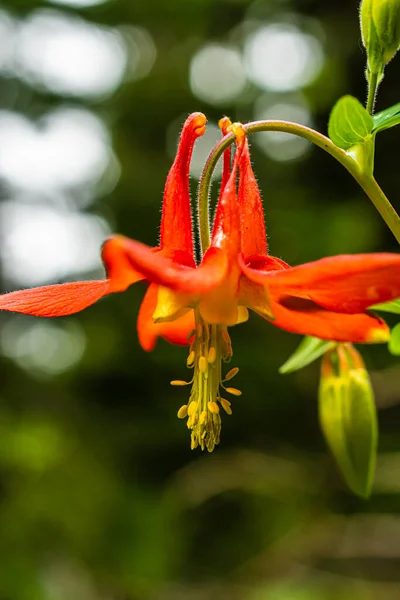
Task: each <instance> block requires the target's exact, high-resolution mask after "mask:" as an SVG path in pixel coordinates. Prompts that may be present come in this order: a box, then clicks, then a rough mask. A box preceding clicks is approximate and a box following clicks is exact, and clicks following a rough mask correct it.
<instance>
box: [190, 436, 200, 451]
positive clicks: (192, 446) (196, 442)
mask: <svg viewBox="0 0 400 600" xmlns="http://www.w3.org/2000/svg"><path fill="white" fill-rule="evenodd" d="M198 445H199V442H198V440H197V437H196V436H195V435H193V434H192V441H191V444H190V447H191V449H192V450H195V449H196V448H197V446H198Z"/></svg>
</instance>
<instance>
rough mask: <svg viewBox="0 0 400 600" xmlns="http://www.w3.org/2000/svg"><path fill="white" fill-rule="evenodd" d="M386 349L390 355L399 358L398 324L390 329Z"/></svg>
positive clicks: (399, 326)
mask: <svg viewBox="0 0 400 600" xmlns="http://www.w3.org/2000/svg"><path fill="white" fill-rule="evenodd" d="M388 348H389V352H390V353H391V354H394V355H395V356H400V323H397V325H396V326H395V327H393V329H392V332H391V334H390V340H389V346H388Z"/></svg>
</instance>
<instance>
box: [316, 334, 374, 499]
mask: <svg viewBox="0 0 400 600" xmlns="http://www.w3.org/2000/svg"><path fill="white" fill-rule="evenodd" d="M319 416H320V423H321V428H322V431H323V433H324V435H325V438H326V441H327V443H328V446H329V447H330V449H331V452H332V454H333V456H334V458H335V460H336V463H337V465H338V467H339V468H340V470H341V472H342V475H343V477H344V479H345V480H346V482H347V484H348V486H349V487H350V489H351V490H352V491H353V492H354V493H356V494H358V495H359V496H362V497H364V498H366V497H368V496H369V495H370V493H371V486H372V481H373V475H374V470H375V462H376V451H377V439H378V428H377V416H376V407H375V401H374V394H373V391H372V387H371V383H370V379H369V376H368V372H367V370H366V369H365V366H364V364H363V362H362V359H361V357H360V355H359V353H358V352H357V350H355V348H353V346H351V345H350V344H339V345H338V346H337V348H335V350H331V351H330V352H328V353H327V354H326V355H325V357H324V359H323V363H322V372H321V383H320V388H319Z"/></svg>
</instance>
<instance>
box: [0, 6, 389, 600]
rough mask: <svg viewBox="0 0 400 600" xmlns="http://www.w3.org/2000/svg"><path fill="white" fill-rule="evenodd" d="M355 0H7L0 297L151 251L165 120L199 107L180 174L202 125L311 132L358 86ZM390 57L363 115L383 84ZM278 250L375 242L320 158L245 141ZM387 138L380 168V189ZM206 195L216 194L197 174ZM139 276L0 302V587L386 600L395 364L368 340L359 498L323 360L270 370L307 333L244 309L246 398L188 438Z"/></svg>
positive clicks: (96, 597)
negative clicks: (375, 419) (106, 252)
mask: <svg viewBox="0 0 400 600" xmlns="http://www.w3.org/2000/svg"><path fill="white" fill-rule="evenodd" d="M357 5H358V2H349V1H348V0H324V1H323V2H322V1H321V0H287V1H285V0H281V1H279V0H276V1H272V0H256V1H255V2H251V1H249V0H168V1H166V2H161V1H157V0H147V1H143V0H140V1H137V0H109V1H107V0H53V1H52V2H50V1H48V2H40V1H35V0H9V2H3V3H2V4H1V7H0V76H1V78H0V194H1V202H0V211H1V219H0V228H1V229H0V255H1V259H2V262H1V265H2V272H1V286H2V290H3V291H10V290H13V289H18V288H21V287H30V286H34V285H42V284H47V283H51V282H61V281H66V280H68V281H70V280H74V279H82V278H83V279H85V278H86V279H90V278H96V277H99V276H100V277H102V275H103V271H102V266H101V262H100V258H99V247H100V244H101V243H102V241H103V240H104V238H105V237H106V236H107V235H108V234H109V233H110V232H120V233H123V234H125V235H128V236H131V237H133V238H135V239H140V240H142V241H144V242H146V243H148V244H151V245H156V243H157V238H158V227H159V218H160V203H161V197H162V190H163V184H164V180H165V177H166V174H167V172H168V169H169V166H170V164H171V161H172V158H173V155H174V152H175V148H176V142H177V136H178V133H179V130H180V127H181V125H182V123H183V121H184V119H185V118H186V116H187V115H188V114H189V113H190V112H192V111H194V110H200V111H203V112H205V113H206V114H207V116H208V118H209V128H208V133H207V135H206V136H204V138H202V139H201V140H200V141H199V143H198V144H197V147H196V151H195V156H194V160H193V170H192V175H193V179H192V182H193V191H195V189H196V186H197V178H198V176H199V173H200V171H201V166H202V163H203V162H204V160H205V157H206V156H207V153H208V151H209V150H210V149H211V147H212V145H213V144H214V142H215V141H216V140H217V139H218V138H219V132H218V130H217V127H216V125H217V122H218V119H219V118H220V117H221V116H223V115H225V114H227V115H229V116H230V117H231V118H232V119H234V120H241V121H248V120H254V119H257V118H274V117H275V118H286V119H288V120H298V121H299V122H301V123H304V124H310V125H312V126H314V127H316V128H317V129H320V130H321V131H323V132H326V126H327V120H328V115H329V110H330V108H331V107H332V105H333V104H334V102H335V101H336V100H337V99H338V97H339V96H341V95H342V94H345V93H351V94H353V95H355V96H357V97H358V98H359V99H360V100H362V101H363V100H364V99H365V97H366V85H365V79H364V75H363V71H364V61H365V57H364V53H363V50H362V46H361V41H360V34H359V30H358V14H357V13H358V6H357ZM398 61H399V59H397V62H396V59H395V60H394V62H393V63H392V64H390V65H389V66H388V68H387V76H386V79H385V81H384V83H383V85H382V89H381V91H380V94H379V100H378V109H382V108H385V107H387V106H389V105H391V104H394V103H395V102H397V101H398V100H399V97H400V81H399V77H398V69H399V63H398ZM251 142H252V155H253V161H254V168H255V171H256V173H257V176H258V180H259V183H260V186H261V189H262V191H263V197H264V201H265V207H266V213H267V227H268V234H269V244H270V249H271V252H272V253H273V254H274V255H276V256H279V257H281V258H283V259H284V260H286V261H287V262H289V263H291V264H298V263H301V262H305V261H308V260H313V259H317V258H319V257H321V256H325V255H329V254H336V253H346V252H368V251H382V250H389V251H390V250H391V251H397V247H396V243H395V241H394V239H392V237H391V235H390V233H389V232H388V231H387V230H386V228H385V226H384V224H383V223H382V222H381V220H380V218H379V216H378V214H377V213H376V212H375V209H374V208H373V207H372V205H371V204H370V203H369V201H368V199H367V198H366V197H365V196H364V195H363V193H362V192H361V191H360V190H359V189H358V188H357V186H356V184H355V183H354V181H353V180H352V179H351V178H350V176H349V175H348V174H347V173H346V172H345V171H344V170H343V169H342V168H341V167H340V166H339V165H338V164H336V163H335V162H334V161H333V159H332V158H330V157H329V156H328V155H326V154H324V153H323V152H322V151H320V150H318V149H313V148H311V147H310V146H309V145H308V144H307V143H306V142H304V141H301V140H297V139H295V138H289V139H287V138H285V137H284V136H283V137H282V136H281V135H279V134H275V135H274V134H271V135H270V136H268V135H266V134H259V135H258V136H257V137H253V138H252V139H251ZM398 155H399V136H398V130H396V129H394V130H390V131H387V132H384V133H383V134H382V135H381V137H380V138H379V140H378V143H377V166H376V173H377V178H378V180H379V181H380V183H381V184H382V186H383V188H384V189H385V191H386V192H387V194H388V196H389V198H391V199H392V201H393V203H394V204H395V205H396V202H397V207H398V208H400V205H399V203H398V186H399V174H398ZM214 188H215V189H214V194H216V192H217V191H218V185H217V182H216V185H215V186H214ZM143 293H144V286H143V285H142V284H138V285H136V286H133V287H132V288H131V289H129V290H128V292H126V293H124V294H121V295H115V296H112V297H109V298H106V299H104V300H103V301H101V302H99V303H98V304H97V305H95V306H94V307H92V308H90V309H88V310H87V311H85V312H84V313H82V314H79V315H77V316H74V317H70V318H66V319H56V320H52V321H47V320H40V319H35V318H30V317H22V316H18V315H12V314H2V315H1V317H0V352H1V356H0V382H1V384H0V600H136V599H138V600H203V599H204V600H205V599H207V600H214V599H215V600H217V599H218V600H224V599H229V600H236V599H237V600H330V599H332V600H333V599H335V600H336V599H338V600H373V599H375V598H379V599H380V600H391V599H393V600H397V599H398V598H399V597H400V518H399V516H398V513H399V511H400V428H399V425H400V407H399V401H400V391H399V387H400V386H399V381H400V367H399V364H398V361H396V360H395V359H394V358H393V357H390V356H389V354H388V352H387V350H386V348H385V346H377V347H371V348H366V349H365V351H363V355H364V357H365V359H366V361H367V364H368V366H369V368H370V369H371V373H372V379H373V383H374V388H375V392H376V398H377V403H378V407H379V409H380V412H379V416H380V428H381V440H380V455H379V460H378V466H377V477H376V483H375V487H374V493H373V496H372V498H371V500H370V501H368V502H365V501H362V500H359V499H357V498H355V497H354V496H352V495H351V494H350V493H349V492H348V491H347V490H346V488H345V486H344V484H343V483H342V481H341V479H340V477H339V475H338V473H337V470H336V468H335V465H334V464H333V461H332V459H331V458H330V456H329V455H328V452H327V450H326V448H325V446H324V443H323V440H322V436H321V434H320V431H319V428H318V419H317V400H316V394H317V384H318V365H317V364H314V365H312V366H310V367H308V368H306V369H304V370H303V371H301V372H299V373H296V374H293V375H290V376H279V375H278V368H279V366H280V365H281V364H282V363H283V362H284V361H285V359H286V358H287V357H288V356H289V354H290V353H291V352H292V351H293V349H294V348H295V347H296V345H297V344H298V342H299V338H298V337H297V336H294V335H290V334H287V333H285V332H282V331H279V330H277V329H275V328H274V327H272V326H271V325H268V324H267V323H265V322H263V321H262V320H261V319H259V318H257V317H255V316H254V315H253V316H252V317H251V319H250V321H249V323H247V324H246V325H242V326H240V327H237V328H234V329H232V330H231V334H232V342H233V349H234V362H233V363H232V364H233V366H238V367H240V373H239V375H238V377H237V380H236V381H235V384H236V385H238V387H240V388H241V389H242V390H243V396H242V397H241V398H237V399H234V403H233V415H232V417H228V416H227V415H226V416H225V417H224V419H223V430H222V440H221V444H220V446H219V447H218V448H217V449H216V451H215V452H214V453H213V454H211V455H209V454H207V453H206V454H201V453H200V452H199V451H195V452H192V451H191V450H190V447H189V435H188V431H187V429H186V427H185V424H184V423H183V422H181V421H178V419H177V418H176V412H177V409H178V408H179V407H180V406H181V405H182V404H183V403H184V402H185V399H186V390H185V389H179V388H178V389H177V388H171V387H170V386H169V381H170V380H171V379H174V378H179V379H181V378H185V377H186V376H187V372H186V368H185V360H186V351H185V350H184V349H182V348H178V347H172V346H168V345H167V344H166V343H164V342H162V341H161V342H160V343H159V344H158V347H157V349H156V350H155V351H154V352H153V353H151V354H146V353H145V352H143V351H142V350H141V348H140V347H139V344H138V342H137V336H136V330H135V327H136V316H137V312H138V308H139V306H140V302H141V299H142V297H143Z"/></svg>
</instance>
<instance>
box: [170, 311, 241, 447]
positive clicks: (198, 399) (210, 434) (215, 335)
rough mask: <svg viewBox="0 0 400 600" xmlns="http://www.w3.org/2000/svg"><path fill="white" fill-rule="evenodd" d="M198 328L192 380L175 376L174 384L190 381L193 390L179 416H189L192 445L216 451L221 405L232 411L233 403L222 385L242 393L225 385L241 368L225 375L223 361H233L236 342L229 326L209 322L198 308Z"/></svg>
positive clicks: (190, 360)
mask: <svg viewBox="0 0 400 600" xmlns="http://www.w3.org/2000/svg"><path fill="white" fill-rule="evenodd" d="M195 313H196V314H195V317H196V329H195V330H194V331H193V333H192V335H191V344H190V348H189V356H188V359H187V361H186V365H187V367H188V368H190V369H193V377H192V379H191V380H190V381H188V382H186V381H181V380H174V381H171V385H176V386H180V385H190V384H192V390H191V393H190V397H189V402H188V403H187V404H184V405H183V406H181V408H180V409H179V410H178V418H180V419H185V418H186V417H187V427H188V429H190V430H191V432H192V433H191V448H192V450H194V449H195V448H197V447H198V446H200V448H201V449H202V450H205V449H207V450H208V452H212V451H213V450H214V448H215V446H216V445H217V444H219V441H220V434H221V415H220V407H222V409H223V410H224V411H225V412H226V413H227V414H228V415H231V414H232V408H231V403H230V402H229V400H226V399H225V398H223V397H222V396H221V388H222V389H223V390H224V391H225V392H227V393H228V394H231V395H233V396H240V395H241V393H242V392H241V391H240V390H238V389H237V388H232V387H225V385H224V384H225V383H226V382H227V381H229V380H231V379H232V378H233V377H234V376H235V375H236V374H237V373H238V372H239V369H238V368H237V367H235V368H233V369H230V371H229V372H228V373H227V374H226V375H225V377H224V378H223V377H222V362H225V363H227V362H230V360H231V358H232V344H231V339H230V337H229V334H228V331H227V328H226V326H223V325H209V324H207V323H205V321H204V320H203V319H202V318H201V316H200V314H199V312H198V311H195Z"/></svg>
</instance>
